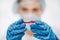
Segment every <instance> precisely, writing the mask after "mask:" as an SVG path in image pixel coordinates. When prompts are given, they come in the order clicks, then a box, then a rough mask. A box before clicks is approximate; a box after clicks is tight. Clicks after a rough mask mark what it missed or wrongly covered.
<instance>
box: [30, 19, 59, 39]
mask: <svg viewBox="0 0 60 40" xmlns="http://www.w3.org/2000/svg"><path fill="white" fill-rule="evenodd" d="M30 27H31V31H32V32H33V33H34V35H33V36H34V37H36V38H38V39H41V40H58V38H57V37H56V35H55V34H54V33H53V31H52V29H51V27H50V26H49V25H48V24H46V23H44V22H42V21H40V20H36V21H35V23H34V24H31V25H30Z"/></svg>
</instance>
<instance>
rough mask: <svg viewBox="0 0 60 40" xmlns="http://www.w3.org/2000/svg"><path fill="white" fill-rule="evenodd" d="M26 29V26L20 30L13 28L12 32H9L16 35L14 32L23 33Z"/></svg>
mask: <svg viewBox="0 0 60 40" xmlns="http://www.w3.org/2000/svg"><path fill="white" fill-rule="evenodd" d="M26 30H27V29H26V28H23V29H20V30H13V31H12V32H10V34H12V35H16V34H20V33H24V32H25V31H26Z"/></svg>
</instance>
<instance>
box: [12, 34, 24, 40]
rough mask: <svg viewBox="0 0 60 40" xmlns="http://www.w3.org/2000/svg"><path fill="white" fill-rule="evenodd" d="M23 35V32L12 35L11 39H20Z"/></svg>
mask: <svg viewBox="0 0 60 40" xmlns="http://www.w3.org/2000/svg"><path fill="white" fill-rule="evenodd" d="M23 36H24V34H19V35H15V36H14V37H12V40H22V37H23Z"/></svg>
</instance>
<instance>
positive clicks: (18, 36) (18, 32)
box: [6, 19, 27, 40]
mask: <svg viewBox="0 0 60 40" xmlns="http://www.w3.org/2000/svg"><path fill="white" fill-rule="evenodd" d="M25 26H26V25H25V24H23V19H21V20H19V21H17V22H15V23H13V24H12V25H10V27H9V28H8V30H7V35H6V38H7V40H22V37H23V35H24V32H25V31H26V30H27V29H26V28H25Z"/></svg>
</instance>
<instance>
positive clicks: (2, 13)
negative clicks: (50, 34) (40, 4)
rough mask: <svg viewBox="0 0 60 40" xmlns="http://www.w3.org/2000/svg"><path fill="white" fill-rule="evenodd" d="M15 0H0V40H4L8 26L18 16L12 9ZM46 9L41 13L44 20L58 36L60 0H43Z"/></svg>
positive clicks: (59, 32)
mask: <svg viewBox="0 0 60 40" xmlns="http://www.w3.org/2000/svg"><path fill="white" fill-rule="evenodd" d="M15 1H16V0H0V40H6V31H7V28H8V26H9V25H10V24H11V23H13V22H15V21H16V20H18V19H19V18H20V17H19V16H18V15H17V14H14V13H13V11H12V8H13V4H14V2H15ZM45 2H46V9H45V11H44V14H43V15H42V19H41V20H43V21H44V22H46V23H48V24H49V25H50V26H51V28H52V30H53V31H54V33H55V34H56V35H57V37H58V38H60V0H45Z"/></svg>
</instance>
